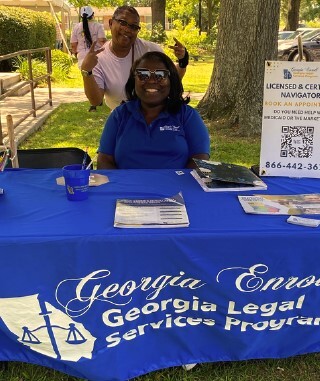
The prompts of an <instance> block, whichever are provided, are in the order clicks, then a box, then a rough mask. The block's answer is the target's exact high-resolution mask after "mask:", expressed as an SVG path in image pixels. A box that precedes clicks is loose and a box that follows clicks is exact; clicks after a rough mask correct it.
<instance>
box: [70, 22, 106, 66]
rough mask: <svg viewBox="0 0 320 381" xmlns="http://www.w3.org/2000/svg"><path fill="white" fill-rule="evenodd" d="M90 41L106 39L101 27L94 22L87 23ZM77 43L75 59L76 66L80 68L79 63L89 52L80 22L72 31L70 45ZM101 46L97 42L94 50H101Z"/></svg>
mask: <svg viewBox="0 0 320 381" xmlns="http://www.w3.org/2000/svg"><path fill="white" fill-rule="evenodd" d="M88 26H89V30H90V34H91V39H92V41H98V39H99V38H106V35H105V32H104V29H103V25H102V24H99V23H98V22H96V21H93V20H92V21H90V20H89V22H88ZM74 42H77V43H78V45H77V53H78V54H77V59H78V65H79V67H80V66H81V63H82V61H83V59H84V57H85V56H86V54H87V53H88V52H89V48H88V46H87V43H86V39H85V36H84V32H83V25H82V22H80V23H79V24H76V25H75V27H74V28H73V30H72V34H71V38H70V43H74ZM101 46H102V45H101V44H99V42H98V43H97V44H96V46H95V50H98V49H100V48H101Z"/></svg>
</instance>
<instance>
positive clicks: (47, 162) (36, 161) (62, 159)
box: [7, 147, 92, 169]
mask: <svg viewBox="0 0 320 381" xmlns="http://www.w3.org/2000/svg"><path fill="white" fill-rule="evenodd" d="M84 156H85V151H84V150H82V149H80V148H74V147H62V148H36V149H18V160H19V167H20V168H32V169H46V168H62V167H64V166H65V165H69V164H82V162H83V158H84ZM90 162H91V158H90V156H89V154H87V157H86V162H85V165H86V166H88V165H89V164H90ZM11 167H12V165H11V161H10V160H9V162H8V165H7V168H11ZM90 169H92V165H91V166H90Z"/></svg>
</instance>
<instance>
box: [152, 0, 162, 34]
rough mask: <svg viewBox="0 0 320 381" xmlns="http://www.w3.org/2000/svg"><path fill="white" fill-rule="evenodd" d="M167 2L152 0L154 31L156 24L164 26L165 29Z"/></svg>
mask: <svg viewBox="0 0 320 381" xmlns="http://www.w3.org/2000/svg"><path fill="white" fill-rule="evenodd" d="M165 11H166V0H152V1H151V12H152V29H153V26H154V25H155V24H156V23H160V24H161V25H162V28H163V30H164V29H165V14H166V12H165Z"/></svg>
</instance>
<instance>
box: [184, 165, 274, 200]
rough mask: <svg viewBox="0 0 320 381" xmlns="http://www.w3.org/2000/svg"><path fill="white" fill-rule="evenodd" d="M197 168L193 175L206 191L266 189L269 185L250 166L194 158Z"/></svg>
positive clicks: (192, 172)
mask: <svg viewBox="0 0 320 381" xmlns="http://www.w3.org/2000/svg"><path fill="white" fill-rule="evenodd" d="M193 161H194V162H195V164H196V165H197V168H195V169H194V170H193V171H191V175H192V176H193V177H194V178H195V179H196V180H197V182H198V183H199V184H200V186H201V187H202V189H203V190H205V191H206V192H221V191H250V190H266V189H267V185H266V184H265V183H264V182H263V181H262V180H261V179H260V177H259V176H257V175H256V174H255V173H253V172H252V171H251V170H250V169H249V168H246V167H244V166H242V165H237V164H227V163H221V162H214V161H208V160H199V159H193Z"/></svg>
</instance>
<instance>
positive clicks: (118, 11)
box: [112, 5, 140, 20]
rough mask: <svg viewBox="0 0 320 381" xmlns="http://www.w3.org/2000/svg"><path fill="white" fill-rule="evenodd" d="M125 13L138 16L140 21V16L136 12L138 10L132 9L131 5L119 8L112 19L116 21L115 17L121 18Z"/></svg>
mask: <svg viewBox="0 0 320 381" xmlns="http://www.w3.org/2000/svg"><path fill="white" fill-rule="evenodd" d="M125 11H127V12H129V13H132V14H133V15H135V16H137V17H138V18H139V20H140V15H139V13H138V11H137V10H136V8H134V7H130V6H129V5H122V6H121V7H118V8H117V9H116V10H115V11H114V13H113V16H112V18H113V19H114V18H115V17H117V16H119V14H120V13H123V12H125Z"/></svg>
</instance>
